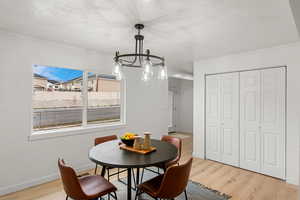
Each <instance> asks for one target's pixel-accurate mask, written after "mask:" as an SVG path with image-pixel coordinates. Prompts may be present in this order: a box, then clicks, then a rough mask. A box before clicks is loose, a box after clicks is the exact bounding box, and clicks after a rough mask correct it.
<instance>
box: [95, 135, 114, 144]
mask: <svg viewBox="0 0 300 200" xmlns="http://www.w3.org/2000/svg"><path fill="white" fill-rule="evenodd" d="M117 139H118V137H117V136H116V135H109V136H104V137H98V138H96V139H95V146H96V145H98V144H102V143H104V142H108V141H112V140H117Z"/></svg>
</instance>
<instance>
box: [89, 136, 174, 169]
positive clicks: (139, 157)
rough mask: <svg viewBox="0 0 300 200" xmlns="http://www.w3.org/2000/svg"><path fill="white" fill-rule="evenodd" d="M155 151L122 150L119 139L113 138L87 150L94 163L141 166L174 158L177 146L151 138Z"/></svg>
mask: <svg viewBox="0 0 300 200" xmlns="http://www.w3.org/2000/svg"><path fill="white" fill-rule="evenodd" d="M151 145H152V146H154V147H156V151H154V152H151V153H149V154H146V155H144V154H138V153H135V152H130V151H126V150H122V149H120V147H119V141H118V140H113V141H110V142H105V143H102V144H99V145H97V146H94V147H93V148H92V149H91V150H90V152H89V159H90V160H91V161H93V162H95V163H96V164H99V165H102V166H106V167H115V168H143V167H148V166H152V165H157V164H161V163H166V162H169V161H171V160H174V159H175V158H176V157H177V148H176V147H175V146H174V145H173V144H170V143H168V142H164V141H160V140H151Z"/></svg>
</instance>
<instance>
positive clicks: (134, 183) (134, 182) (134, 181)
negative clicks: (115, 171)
mask: <svg viewBox="0 0 300 200" xmlns="http://www.w3.org/2000/svg"><path fill="white" fill-rule="evenodd" d="M131 170H132V176H133V185H134V189H135V190H136V187H137V185H136V180H135V174H134V170H133V169H131Z"/></svg>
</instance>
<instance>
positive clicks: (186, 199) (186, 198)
mask: <svg viewBox="0 0 300 200" xmlns="http://www.w3.org/2000/svg"><path fill="white" fill-rule="evenodd" d="M184 196H185V200H188V197H187V194H186V190H184Z"/></svg>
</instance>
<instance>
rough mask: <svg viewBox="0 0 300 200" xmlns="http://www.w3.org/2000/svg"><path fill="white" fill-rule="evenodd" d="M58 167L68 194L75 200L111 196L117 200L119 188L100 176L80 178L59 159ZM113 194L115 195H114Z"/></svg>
mask: <svg viewBox="0 0 300 200" xmlns="http://www.w3.org/2000/svg"><path fill="white" fill-rule="evenodd" d="M58 167H59V171H60V175H61V179H62V183H63V187H64V190H65V192H66V194H67V196H66V200H67V199H68V198H69V197H70V198H72V199H74V200H90V199H98V198H100V197H102V196H105V195H109V196H112V197H113V198H114V199H116V200H117V194H116V190H117V188H116V187H115V186H114V185H113V184H111V183H110V182H108V181H107V180H106V179H105V178H103V177H102V176H100V175H92V176H91V175H89V176H82V177H78V176H77V175H76V172H75V171H74V170H73V169H72V168H71V167H69V166H67V165H66V164H65V162H64V160H63V159H58ZM112 194H113V195H112Z"/></svg>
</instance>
